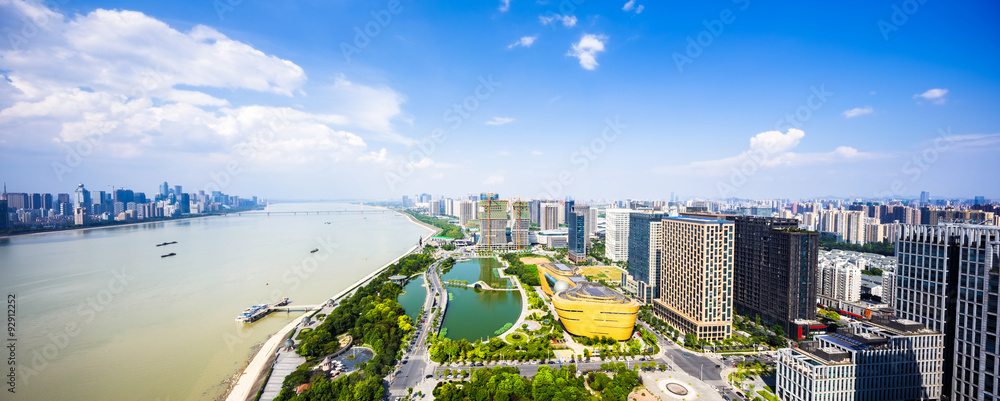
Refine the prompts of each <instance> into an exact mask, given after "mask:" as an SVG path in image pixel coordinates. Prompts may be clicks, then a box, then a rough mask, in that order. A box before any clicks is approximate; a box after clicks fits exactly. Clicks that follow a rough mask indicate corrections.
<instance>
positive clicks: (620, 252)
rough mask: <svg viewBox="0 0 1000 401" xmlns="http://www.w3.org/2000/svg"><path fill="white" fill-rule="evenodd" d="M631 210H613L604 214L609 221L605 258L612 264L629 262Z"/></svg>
mask: <svg viewBox="0 0 1000 401" xmlns="http://www.w3.org/2000/svg"><path fill="white" fill-rule="evenodd" d="M632 212H633V211H632V210H629V209H617V208H612V209H608V210H606V211H605V212H604V218H605V220H606V221H607V235H605V238H606V240H605V241H606V242H605V245H604V257H606V258H608V259H609V260H611V261H612V262H622V261H627V260H628V237H629V225H628V216H629V215H630V214H631V213H632Z"/></svg>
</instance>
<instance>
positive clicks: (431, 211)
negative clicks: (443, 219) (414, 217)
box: [427, 200, 441, 216]
mask: <svg viewBox="0 0 1000 401" xmlns="http://www.w3.org/2000/svg"><path fill="white" fill-rule="evenodd" d="M427 214H428V215H431V216H440V215H441V201H436V200H432V201H430V202H429V203H428V204H427Z"/></svg>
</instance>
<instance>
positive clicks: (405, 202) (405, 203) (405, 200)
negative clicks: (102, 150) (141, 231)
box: [164, 183, 410, 207]
mask: <svg viewBox="0 0 1000 401" xmlns="http://www.w3.org/2000/svg"><path fill="white" fill-rule="evenodd" d="M164 184H166V183H164ZM403 207H410V197H408V196H406V195H403Z"/></svg>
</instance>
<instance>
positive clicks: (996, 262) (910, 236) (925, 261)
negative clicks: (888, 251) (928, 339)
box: [893, 224, 1000, 401]
mask: <svg viewBox="0 0 1000 401" xmlns="http://www.w3.org/2000/svg"><path fill="white" fill-rule="evenodd" d="M899 231H900V234H899V239H898V241H897V242H896V262H897V268H896V288H895V297H894V299H893V302H894V312H895V314H896V315H897V316H899V317H901V318H905V319H909V320H914V321H917V322H920V323H922V324H924V325H926V326H927V327H928V328H931V329H934V330H937V331H942V332H944V336H945V343H944V344H945V350H944V366H945V372H944V393H945V394H946V395H948V399H949V400H956V401H958V400H989V401H996V400H997V399H998V393H1000V383H997V376H998V373H1000V366H998V365H997V364H998V363H1000V355H997V348H998V347H1000V344H998V342H997V341H998V335H997V334H998V327H997V316H998V310H997V308H998V301H997V298H998V295H1000V294H998V290H1000V227H995V226H982V225H971V224H944V225H937V226H928V225H911V224H906V225H902V226H901V227H900V230H899Z"/></svg>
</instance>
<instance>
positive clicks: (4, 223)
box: [0, 199, 10, 231]
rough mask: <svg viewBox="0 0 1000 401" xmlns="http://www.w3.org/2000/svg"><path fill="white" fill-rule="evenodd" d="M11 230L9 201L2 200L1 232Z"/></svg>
mask: <svg viewBox="0 0 1000 401" xmlns="http://www.w3.org/2000/svg"><path fill="white" fill-rule="evenodd" d="M6 230H10V211H9V210H7V199H2V200H0V231H6Z"/></svg>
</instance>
